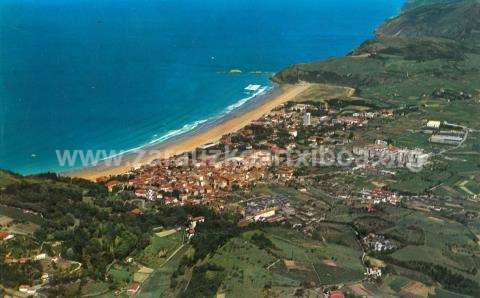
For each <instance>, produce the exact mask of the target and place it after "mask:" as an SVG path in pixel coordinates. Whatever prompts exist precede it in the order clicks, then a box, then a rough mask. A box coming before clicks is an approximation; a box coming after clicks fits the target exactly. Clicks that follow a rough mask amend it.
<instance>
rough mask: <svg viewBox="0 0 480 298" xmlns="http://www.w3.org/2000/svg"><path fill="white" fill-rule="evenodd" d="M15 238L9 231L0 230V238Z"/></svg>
mask: <svg viewBox="0 0 480 298" xmlns="http://www.w3.org/2000/svg"><path fill="white" fill-rule="evenodd" d="M13 238H15V235H13V234H10V233H9V232H0V240H3V241H7V240H10V239H13Z"/></svg>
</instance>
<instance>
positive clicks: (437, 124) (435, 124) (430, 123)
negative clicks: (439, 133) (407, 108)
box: [427, 120, 442, 129]
mask: <svg viewBox="0 0 480 298" xmlns="http://www.w3.org/2000/svg"><path fill="white" fill-rule="evenodd" d="M441 124H442V123H441V122H440V121H435V120H429V121H428V122H427V127H428V128H435V129H439V128H440V125H441Z"/></svg>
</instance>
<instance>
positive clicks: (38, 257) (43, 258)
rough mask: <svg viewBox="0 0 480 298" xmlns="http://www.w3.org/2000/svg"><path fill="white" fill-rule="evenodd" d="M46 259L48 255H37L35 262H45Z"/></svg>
mask: <svg viewBox="0 0 480 298" xmlns="http://www.w3.org/2000/svg"><path fill="white" fill-rule="evenodd" d="M46 258H47V254H45V253H43V254H39V255H36V256H35V257H34V258H33V259H34V260H35V261H41V260H45V259H46Z"/></svg>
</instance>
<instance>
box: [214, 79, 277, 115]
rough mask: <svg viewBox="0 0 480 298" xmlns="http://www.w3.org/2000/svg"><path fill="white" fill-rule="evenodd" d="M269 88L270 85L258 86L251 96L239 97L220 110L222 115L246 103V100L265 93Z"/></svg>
mask: <svg viewBox="0 0 480 298" xmlns="http://www.w3.org/2000/svg"><path fill="white" fill-rule="evenodd" d="M269 90H270V87H268V86H263V87H261V88H258V91H257V92H255V93H253V94H252V95H251V96H248V97H245V98H242V99H240V100H239V101H237V102H236V103H234V104H231V105H229V106H228V107H226V108H225V110H224V111H223V112H222V114H221V115H222V116H224V115H226V114H228V113H230V112H232V111H233V110H236V109H238V108H239V107H241V106H243V105H244V104H246V103H247V102H249V101H250V100H251V99H253V98H255V97H256V96H259V95H263V94H265V93H266V92H267V91H269Z"/></svg>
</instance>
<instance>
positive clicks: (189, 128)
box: [102, 86, 273, 160]
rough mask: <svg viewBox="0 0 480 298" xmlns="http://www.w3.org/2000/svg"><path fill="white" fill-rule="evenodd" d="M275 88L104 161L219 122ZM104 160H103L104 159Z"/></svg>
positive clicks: (259, 92)
mask: <svg viewBox="0 0 480 298" xmlns="http://www.w3.org/2000/svg"><path fill="white" fill-rule="evenodd" d="M272 88H273V87H270V86H262V87H261V88H259V89H258V91H257V92H255V93H254V94H252V95H251V96H248V97H245V98H242V99H240V100H239V101H237V102H236V103H234V104H231V105H229V106H228V107H226V108H225V109H224V110H223V111H222V112H221V113H220V114H218V115H217V116H214V117H210V118H207V119H202V120H198V121H195V122H192V123H188V124H185V125H184V126H183V127H181V128H179V129H174V130H170V131H169V132H167V133H166V134H164V135H162V136H161V137H159V138H155V139H152V140H151V141H150V142H148V144H143V145H140V146H138V147H135V148H131V149H128V150H124V151H121V152H120V153H117V154H112V155H110V156H108V157H106V158H104V159H110V158H114V157H117V156H119V155H123V154H125V153H129V152H135V151H138V150H142V149H143V148H145V147H147V146H150V145H152V144H155V143H161V142H164V141H166V140H168V139H171V138H173V137H176V136H179V135H182V134H185V133H187V132H190V131H192V130H194V129H196V128H197V127H198V126H199V125H201V124H204V123H206V122H208V121H215V120H218V119H220V118H222V117H224V116H226V115H227V114H229V113H231V112H232V111H234V110H236V109H238V108H240V107H241V106H243V105H244V104H246V103H247V102H249V101H250V100H252V99H253V98H255V97H256V96H259V95H263V94H265V93H267V92H268V91H270V90H271V89H272ZM155 136H157V135H156V134H155V135H154V137H155ZM102 160H103V159H102Z"/></svg>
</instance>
